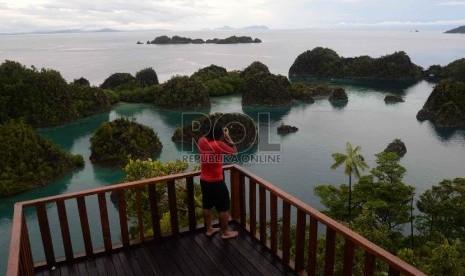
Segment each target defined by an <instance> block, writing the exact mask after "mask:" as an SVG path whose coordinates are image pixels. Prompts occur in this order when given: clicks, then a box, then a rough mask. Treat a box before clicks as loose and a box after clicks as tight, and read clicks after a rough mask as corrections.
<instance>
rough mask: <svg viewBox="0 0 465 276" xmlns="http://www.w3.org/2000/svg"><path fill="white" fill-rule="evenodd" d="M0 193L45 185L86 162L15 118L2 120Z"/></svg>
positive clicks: (5, 193)
mask: <svg viewBox="0 0 465 276" xmlns="http://www.w3.org/2000/svg"><path fill="white" fill-rule="evenodd" d="M0 141H2V142H1V143H0V156H1V158H0V197H5V196H10V195H13V194H17V193H20V192H23V191H25V190H28V189H31V188H34V187H39V186H43V185H45V184H47V183H50V182H52V181H54V180H56V179H58V178H59V177H61V176H63V175H65V174H67V173H69V172H70V171H72V170H73V169H75V168H76V167H82V166H84V159H83V158H82V156H80V155H71V154H69V153H66V152H64V151H63V150H62V149H60V148H58V147H57V146H55V145H54V144H53V143H52V142H50V141H49V140H47V139H45V138H43V137H42V136H40V135H39V134H37V133H36V132H35V131H34V130H33V129H32V127H30V126H29V125H27V124H25V123H23V122H20V121H15V120H10V121H8V122H6V123H4V124H0Z"/></svg>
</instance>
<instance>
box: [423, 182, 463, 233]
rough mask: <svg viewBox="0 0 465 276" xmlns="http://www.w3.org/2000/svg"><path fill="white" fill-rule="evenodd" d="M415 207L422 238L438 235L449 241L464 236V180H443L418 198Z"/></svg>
mask: <svg viewBox="0 0 465 276" xmlns="http://www.w3.org/2000/svg"><path fill="white" fill-rule="evenodd" d="M417 207H418V210H419V211H420V212H421V213H422V214H420V215H419V217H418V229H419V230H420V232H421V233H423V235H424V236H426V237H430V238H431V236H432V235H434V234H436V233H438V234H441V235H443V236H444V237H446V238H447V239H448V240H449V241H450V240H453V239H456V238H463V237H464V236H465V178H455V179H454V180H449V179H444V180H443V181H441V182H440V183H439V185H435V186H433V187H431V189H428V190H426V192H424V193H423V194H422V195H421V196H420V199H419V200H418V202H417Z"/></svg>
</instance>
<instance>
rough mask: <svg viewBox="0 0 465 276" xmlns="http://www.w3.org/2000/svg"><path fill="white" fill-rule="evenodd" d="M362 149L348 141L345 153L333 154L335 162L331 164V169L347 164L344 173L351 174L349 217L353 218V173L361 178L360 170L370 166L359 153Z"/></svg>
mask: <svg viewBox="0 0 465 276" xmlns="http://www.w3.org/2000/svg"><path fill="white" fill-rule="evenodd" d="M361 149H362V148H361V147H360V146H357V147H355V148H353V147H352V145H351V144H350V143H349V142H347V143H346V153H345V154H344V153H339V152H336V153H333V154H332V155H331V156H332V157H333V159H334V164H333V165H332V166H331V169H333V170H334V169H336V168H338V167H339V166H340V165H342V164H345V170H344V173H345V174H346V175H348V176H349V219H351V218H352V174H354V175H355V177H356V178H357V179H360V170H362V171H363V170H365V169H367V168H368V165H367V164H366V163H365V159H364V158H363V156H362V155H360V154H359V152H360V150H361Z"/></svg>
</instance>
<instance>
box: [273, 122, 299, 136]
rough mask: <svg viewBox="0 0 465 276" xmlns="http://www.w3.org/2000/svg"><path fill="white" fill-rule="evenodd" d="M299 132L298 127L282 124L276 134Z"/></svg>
mask: <svg viewBox="0 0 465 276" xmlns="http://www.w3.org/2000/svg"><path fill="white" fill-rule="evenodd" d="M298 130H299V128H298V127H295V126H291V125H285V124H284V123H282V124H281V125H279V126H278V129H277V131H278V134H288V133H294V132H297V131H298Z"/></svg>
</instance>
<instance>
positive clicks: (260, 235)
mask: <svg viewBox="0 0 465 276" xmlns="http://www.w3.org/2000/svg"><path fill="white" fill-rule="evenodd" d="M224 170H225V171H230V182H231V203H232V206H231V216H232V219H233V220H236V221H237V222H238V223H240V225H242V227H243V228H245V229H246V230H247V231H249V232H250V234H251V235H252V236H253V237H254V238H256V239H257V240H258V241H259V242H260V243H261V244H262V245H263V246H266V247H268V248H269V249H270V250H271V251H272V252H274V253H275V254H276V255H277V256H278V257H280V258H281V260H282V261H283V262H284V263H285V264H288V265H290V266H291V267H292V268H293V269H295V271H296V272H297V273H299V274H308V275H316V273H317V267H318V265H317V244H318V243H317V240H318V225H319V224H320V225H324V226H325V227H326V245H325V253H324V254H325V261H324V271H319V272H318V273H319V274H321V272H323V273H324V274H325V275H333V273H334V267H335V263H336V237H337V235H340V236H341V237H343V238H344V239H345V245H344V252H343V269H342V272H343V275H352V273H353V267H354V255H355V254H354V252H355V248H359V250H361V251H363V252H364V264H363V267H364V269H363V272H364V274H365V275H373V274H374V273H375V269H376V267H377V265H376V261H379V262H382V263H385V264H386V265H387V266H388V267H389V274H390V275H400V274H404V275H424V274H423V273H422V272H420V271H418V270H417V269H415V268H414V267H412V266H410V265H409V264H407V263H405V262H404V261H402V260H400V259H398V258H397V257H395V256H393V255H392V254H390V253H388V252H387V251H385V250H383V249H382V248H380V247H378V246H377V245H375V244H373V243H371V242H370V241H368V240H367V239H365V238H363V237H362V236H360V235H358V234H357V233H355V232H353V231H351V230H349V229H348V228H346V227H344V226H343V225H341V224H339V223H338V222H336V221H334V220H332V219H331V218H329V217H327V216H325V215H324V214H322V213H320V212H318V211H317V210H315V209H313V208H312V207H310V206H308V205H307V204H305V203H303V202H301V201H300V200H298V199H296V198H295V197H293V196H291V195H289V194H287V193H285V192H284V191H282V190H280V189H279V188H277V187H275V186H273V185H271V184H270V183H269V182H268V181H266V180H264V179H262V178H260V177H258V176H255V175H254V174H252V173H250V172H248V171H247V170H245V169H244V168H242V167H240V166H237V165H229V166H225V167H224ZM198 175H199V172H188V173H181V174H175V175H169V176H163V177H157V178H153V179H146V180H141V181H134V182H128V183H122V184H117V185H112V186H106V187H101V188H96V189H92V190H86V191H82V192H76V193H69V194H63V195H59V196H52V197H47V198H42V199H37V200H31V201H26V202H20V203H17V204H15V210H14V218H13V229H12V235H11V244H10V256H9V260H8V267H7V275H9V276H10V275H33V273H34V269H35V268H37V267H43V266H49V267H51V266H53V265H55V264H56V263H60V262H69V261H74V260H78V259H83V258H88V257H92V256H94V255H97V254H101V253H108V252H112V251H114V250H119V249H124V248H127V247H129V246H131V245H133V244H140V243H144V242H147V241H150V240H154V239H159V238H161V237H162V234H163V233H162V231H161V229H160V214H159V210H158V207H159V206H158V202H157V196H156V193H157V185H158V184H160V183H166V184H167V192H168V205H169V210H170V225H171V231H170V233H169V235H173V236H176V235H178V234H179V233H181V232H184V231H196V230H197V229H198V228H199V225H198V223H197V218H196V216H195V206H194V178H195V177H197V176H198ZM176 180H185V182H186V192H187V205H188V227H187V228H183V227H181V226H180V225H179V222H178V217H177V211H178V210H177V198H176V189H175V181H176ZM144 187H147V189H148V195H149V196H148V200H149V206H150V207H149V209H150V217H151V224H152V225H151V227H152V231H153V236H150V237H145V236H144V233H145V231H144V223H143V218H142V216H143V215H142V207H141V204H142V203H141V201H140V200H136V203H137V206H136V209H137V218H135V220H137V225H138V227H139V231H138V238H137V239H130V235H129V231H128V217H127V213H126V198H125V194H126V193H127V192H128V191H129V190H131V191H134V190H135V193H136V198H138V199H140V193H141V190H142V188H144ZM112 192H118V193H117V194H118V200H117V201H118V214H119V228H120V233H121V242H117V243H115V242H113V241H112V239H111V233H110V230H111V229H110V224H109V218H108V210H107V201H106V198H107V195H108V194H110V193H112ZM257 192H258V198H257ZM91 196H97V199H98V209H99V212H98V215H99V217H100V221H98V220H97V219H96V220H92V221H91V223H90V222H89V216H88V215H89V214H88V210H87V208H86V198H89V197H91ZM267 199H268V201H269V204H267V203H268V202H267ZM74 200H75V201H76V202H77V209H78V213H79V221H80V227H81V231H82V238H83V241H84V252H83V253H77V252H75V250H73V245H72V242H71V241H72V239H71V235H70V225H69V223H68V216H67V211H66V208H65V202H67V201H74ZM53 204H54V205H55V206H56V208H57V211H58V220H59V225H60V231H61V236H62V246H63V248H64V257H57V256H56V255H55V252H54V249H53V248H54V247H53V242H52V232H51V229H50V224H49V217H48V215H47V209H46V207H49V208H50V205H53ZM278 206H282V211H278ZM27 207H34V208H35V210H36V213H37V220H38V225H39V229H40V235H41V240H42V244H43V248H44V255H45V261H43V262H38V263H34V261H33V259H34V258H33V256H32V250H31V244H30V237H29V234H28V226H27V224H26V220H25V218H24V208H27ZM257 207H258V212H257ZM293 209H295V210H296V217H295V216H292V210H293ZM267 210H268V211H267ZM279 213H281V216H282V217H281V219H282V227H281V228H282V229H281V231H280V232H279V233H278V225H279V223H278V217H279ZM267 214H269V216H267ZM307 219H309V222H310V225H309V230H308V231H307ZM293 221H296V227H295V237H296V239H295V240H291V236H294V235H291V232H292V231H293V230H292V229H294V228H293V227H291V222H293ZM95 224H99V225H98V227H101V232H102V240H103V245H104V247H103V248H96V247H95V246H94V245H93V243H92V239H91V231H90V229H91V226H95ZM57 231H58V229H57ZM306 241H307V242H306ZM305 243H307V246H308V249H307V253H305ZM291 245H295V254H294V256H293V258H291Z"/></svg>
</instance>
